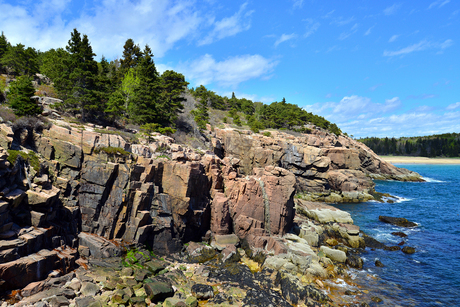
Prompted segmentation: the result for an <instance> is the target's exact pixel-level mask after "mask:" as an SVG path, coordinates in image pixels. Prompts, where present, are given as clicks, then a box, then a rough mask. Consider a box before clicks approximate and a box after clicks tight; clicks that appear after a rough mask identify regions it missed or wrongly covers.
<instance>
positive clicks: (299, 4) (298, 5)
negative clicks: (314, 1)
mask: <svg viewBox="0 0 460 307" xmlns="http://www.w3.org/2000/svg"><path fill="white" fill-rule="evenodd" d="M302 5H303V0H294V8H302Z"/></svg>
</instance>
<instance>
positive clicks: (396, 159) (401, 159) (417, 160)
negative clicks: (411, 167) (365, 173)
mask: <svg viewBox="0 0 460 307" xmlns="http://www.w3.org/2000/svg"><path fill="white" fill-rule="evenodd" d="M380 158H382V159H383V160H385V161H386V162H389V163H391V164H446V165H460V159H459V158H427V157H407V156H380Z"/></svg>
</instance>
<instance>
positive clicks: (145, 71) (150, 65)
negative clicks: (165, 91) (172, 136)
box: [128, 45, 164, 124]
mask: <svg viewBox="0 0 460 307" xmlns="http://www.w3.org/2000/svg"><path fill="white" fill-rule="evenodd" d="M136 75H137V78H139V85H138V86H136V88H135V90H134V97H133V98H132V99H131V101H130V102H129V105H128V112H129V115H130V118H131V119H132V120H133V121H134V122H136V123H139V124H145V123H159V122H160V117H161V115H160V113H161V112H164V110H162V109H161V106H160V104H159V102H160V97H159V95H160V87H161V84H160V80H159V75H158V72H157V69H156V67H155V63H154V62H153V54H152V50H151V49H150V47H149V46H148V45H146V46H145V49H144V52H143V56H142V58H141V59H140V61H139V64H138V65H137V68H136Z"/></svg>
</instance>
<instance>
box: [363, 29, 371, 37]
mask: <svg viewBox="0 0 460 307" xmlns="http://www.w3.org/2000/svg"><path fill="white" fill-rule="evenodd" d="M372 28H373V27H370V28H369V29H367V31H366V32H364V36H368V35H369V34H371V32H372Z"/></svg>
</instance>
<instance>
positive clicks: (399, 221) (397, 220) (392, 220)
mask: <svg viewBox="0 0 460 307" xmlns="http://www.w3.org/2000/svg"><path fill="white" fill-rule="evenodd" d="M379 220H380V221H382V222H384V223H388V224H391V225H395V226H400V227H416V226H417V223H414V222H409V221H408V220H407V219H405V218H403V217H391V216H383V215H380V216H379Z"/></svg>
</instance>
